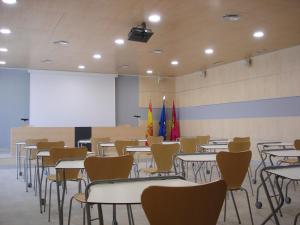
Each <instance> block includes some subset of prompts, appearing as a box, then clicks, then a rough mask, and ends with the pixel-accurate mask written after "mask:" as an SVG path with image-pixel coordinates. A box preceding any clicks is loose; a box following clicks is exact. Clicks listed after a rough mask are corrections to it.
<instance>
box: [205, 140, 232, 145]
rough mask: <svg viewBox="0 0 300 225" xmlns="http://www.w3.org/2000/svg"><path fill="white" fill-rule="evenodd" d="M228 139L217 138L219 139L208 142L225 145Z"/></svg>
mask: <svg viewBox="0 0 300 225" xmlns="http://www.w3.org/2000/svg"><path fill="white" fill-rule="evenodd" d="M229 142H230V141H228V140H219V141H209V143H212V144H217V145H227V144H228V143H229Z"/></svg>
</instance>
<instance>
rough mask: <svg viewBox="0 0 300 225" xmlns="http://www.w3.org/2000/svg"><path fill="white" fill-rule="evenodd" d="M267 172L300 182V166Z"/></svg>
mask: <svg viewBox="0 0 300 225" xmlns="http://www.w3.org/2000/svg"><path fill="white" fill-rule="evenodd" d="M266 172H269V173H272V174H275V175H279V176H281V177H285V178H288V179H291V180H300V166H297V167H282V168H276V169H268V170H266Z"/></svg>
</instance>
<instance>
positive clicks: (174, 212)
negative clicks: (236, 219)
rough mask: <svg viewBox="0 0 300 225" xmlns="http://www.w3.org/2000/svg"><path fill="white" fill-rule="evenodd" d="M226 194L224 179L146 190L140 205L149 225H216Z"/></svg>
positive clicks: (153, 187) (155, 187) (154, 187)
mask: <svg viewBox="0 0 300 225" xmlns="http://www.w3.org/2000/svg"><path fill="white" fill-rule="evenodd" d="M225 195H226V184H225V182H224V181H223V180H219V181H216V182H212V183H208V184H204V185H197V186H190V187H160V186H152V187H149V188H146V189H145V190H144V191H143V193H142V197H141V200H142V206H143V209H144V211H145V213H146V216H147V218H148V221H149V222H150V224H151V225H216V224H217V221H218V217H219V214H220V211H221V209H222V205H223V202H224V199H225Z"/></svg>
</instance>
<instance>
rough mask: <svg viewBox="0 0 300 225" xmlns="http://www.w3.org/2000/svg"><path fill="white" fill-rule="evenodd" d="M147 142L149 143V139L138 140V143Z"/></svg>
mask: <svg viewBox="0 0 300 225" xmlns="http://www.w3.org/2000/svg"><path fill="white" fill-rule="evenodd" d="M146 141H147V139H145V138H142V139H138V142H146Z"/></svg>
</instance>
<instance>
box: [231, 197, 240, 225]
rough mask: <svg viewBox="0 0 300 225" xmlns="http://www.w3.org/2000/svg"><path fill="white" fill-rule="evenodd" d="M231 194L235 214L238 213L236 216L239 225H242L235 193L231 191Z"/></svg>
mask: <svg viewBox="0 0 300 225" xmlns="http://www.w3.org/2000/svg"><path fill="white" fill-rule="evenodd" d="M230 194H231V198H232V201H233V205H234V209H235V212H236V216H237V218H238V221H239V224H241V219H240V215H239V211H238V209H237V206H236V202H235V199H234V195H233V192H232V191H230Z"/></svg>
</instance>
